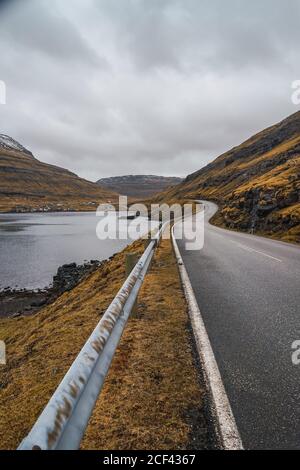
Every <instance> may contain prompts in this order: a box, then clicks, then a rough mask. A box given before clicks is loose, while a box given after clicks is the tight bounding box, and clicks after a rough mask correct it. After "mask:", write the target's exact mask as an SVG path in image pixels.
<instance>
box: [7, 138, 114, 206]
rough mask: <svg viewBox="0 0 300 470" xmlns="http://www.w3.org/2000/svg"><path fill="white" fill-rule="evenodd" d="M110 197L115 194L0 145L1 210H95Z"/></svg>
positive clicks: (23, 152)
mask: <svg viewBox="0 0 300 470" xmlns="http://www.w3.org/2000/svg"><path fill="white" fill-rule="evenodd" d="M109 200H110V201H112V202H114V201H116V200H117V195H116V194H115V193H113V192H112V191H110V190H108V189H104V188H102V187H101V186H99V185H96V184H95V183H91V182H90V181H86V180H84V179H82V178H79V177H78V176H77V175H75V174H74V173H71V172H70V171H68V170H65V169H63V168H59V167H56V166H53V165H48V164H46V163H42V162H40V161H39V160H37V159H35V158H34V157H33V156H32V154H31V153H30V152H28V151H22V150H15V149H8V148H5V147H1V146H0V212H7V211H30V210H92V209H93V210H95V208H96V207H97V206H98V204H99V203H101V202H107V201H109Z"/></svg>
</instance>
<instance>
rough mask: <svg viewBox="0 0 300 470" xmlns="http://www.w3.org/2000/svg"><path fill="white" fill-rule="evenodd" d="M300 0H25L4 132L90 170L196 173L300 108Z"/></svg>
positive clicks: (3, 41) (11, 38) (1, 49)
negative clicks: (296, 101)
mask: <svg viewBox="0 0 300 470" xmlns="http://www.w3.org/2000/svg"><path fill="white" fill-rule="evenodd" d="M299 20H300V0H287V1H283V0H252V1H251V2H249V1H248V0H226V1H225V0H51V1H49V0H27V1H26V2H25V1H24V0H19V1H18V0H15V1H11V2H8V6H6V7H5V8H4V7H3V8H2V9H1V10H0V80H4V81H5V83H6V87H7V104H6V105H0V133H6V134H9V135H10V136H11V137H13V138H15V139H16V140H18V141H19V142H20V143H21V144H23V145H25V146H26V147H27V148H29V149H30V150H31V151H32V152H33V153H34V155H35V156H36V157H37V158H39V159H40V160H42V161H45V162H48V163H52V164H56V165H59V166H62V167H65V168H68V169H70V170H72V171H74V172H75V173H77V174H79V175H80V176H83V177H85V178H87V179H91V180H97V179H99V178H101V177H104V176H111V175H122V174H135V173H137V174H139V173H146V174H147V173H149V174H162V175H179V176H181V175H187V174H188V173H191V172H193V171H195V170H197V169H199V168H201V167H202V166H204V165H205V164H206V163H208V162H209V161H211V160H213V159H214V158H215V157H216V156H218V155H219V154H220V153H222V152H223V151H226V150H228V149H229V148H231V147H233V146H234V145H237V144H239V143H241V142H242V141H243V140H245V139H246V138H247V137H249V136H250V135H252V134H253V133H254V132H256V131H259V130H261V129H262V128H264V127H266V126H268V125H271V124H273V123H275V122H277V121H279V120H281V119H282V118H284V117H286V116H287V115H289V114H291V113H293V112H296V111H298V110H299V107H298V108H297V107H296V106H295V105H293V104H292V102H291V93H292V90H291V83H292V81H294V80H297V79H299V80H300V66H299V64H300V57H299V55H300V26H299V24H300V23H299Z"/></svg>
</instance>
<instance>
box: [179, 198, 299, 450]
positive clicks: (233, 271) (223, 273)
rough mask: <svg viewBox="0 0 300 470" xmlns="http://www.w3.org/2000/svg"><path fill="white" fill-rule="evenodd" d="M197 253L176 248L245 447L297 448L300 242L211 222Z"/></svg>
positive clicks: (209, 207) (210, 208)
mask: <svg viewBox="0 0 300 470" xmlns="http://www.w3.org/2000/svg"><path fill="white" fill-rule="evenodd" d="M204 204H205V242H204V248H203V249H202V250H200V251H186V250H185V243H184V241H178V246H179V249H180V252H181V255H182V258H183V260H184V263H185V265H186V269H187V271H188V274H189V277H190V280H191V283H192V286H193V289H194V292H195V295H196V298H197V301H198V304H199V307H200V310H201V313H202V316H203V320H204V323H205V326H206V329H207V332H208V336H209V339H210V341H211V344H212V348H213V350H214V353H215V356H216V360H217V363H218V366H219V369H220V372H221V376H222V379H223V382H224V386H225V389H226V391H227V394H228V398H229V401H230V403H231V407H232V410H233V413H234V416H235V419H236V423H237V426H238V429H239V431H240V434H241V438H242V441H243V444H244V447H245V448H247V449H300V365H298V366H297V365H294V364H293V363H292V353H293V351H292V343H293V342H294V341H295V340H300V289H299V287H300V248H298V247H297V246H294V245H289V244H286V243H282V242H279V241H273V240H270V239H267V238H262V237H257V236H253V235H247V234H243V233H237V232H232V231H228V230H223V229H221V228H217V227H214V226H212V225H210V224H209V222H208V220H209V219H210V217H211V216H212V215H213V214H214V212H215V211H216V209H217V206H216V205H215V204H212V203H210V202H206V201H205V202H204Z"/></svg>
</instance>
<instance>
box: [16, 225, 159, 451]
mask: <svg viewBox="0 0 300 470" xmlns="http://www.w3.org/2000/svg"><path fill="white" fill-rule="evenodd" d="M166 225H167V224H164V225H163V226H162V227H161V228H160V229H159V230H158V233H157V234H156V236H155V237H154V238H153V239H152V241H151V242H150V243H149V245H148V247H147V248H146V250H145V252H144V253H143V255H142V256H141V258H140V260H139V261H138V263H137V264H136V266H135V267H134V269H133V270H132V272H131V274H130V275H129V276H128V278H127V279H126V281H125V282H124V284H123V286H122V287H121V289H120V290H119V292H118V293H117V295H116V297H115V298H114V300H113V301H112V302H111V304H110V306H109V307H108V309H107V310H106V312H105V313H104V315H103V317H102V318H101V320H100V322H99V323H98V325H97V326H96V328H95V329H94V331H93V333H92V334H91V336H90V337H89V339H88V340H87V342H86V343H85V345H84V346H83V348H82V349H81V351H80V353H79V354H78V356H77V358H76V359H75V361H74V362H73V364H72V365H71V367H70V369H69V370H68V372H67V373H66V375H65V377H64V378H63V380H62V381H61V383H60V384H59V386H58V388H57V389H56V391H55V392H54V394H53V396H52V397H51V399H50V401H49V402H48V404H47V405H46V407H45V409H44V410H43V412H42V413H41V415H40V416H39V418H38V420H37V421H36V423H35V424H34V426H33V428H32V429H31V431H30V433H29V434H28V436H27V437H26V438H25V439H24V440H23V441H22V442H21V444H20V446H19V447H18V450H40V449H41V450H74V449H78V448H79V445H80V442H81V439H82V437H83V434H84V432H85V429H86V427H87V424H88V421H89V418H90V416H91V414H92V411H93V408H94V406H95V403H96V400H97V398H98V396H99V394H100V392H101V389H102V386H103V384H104V381H105V378H106V375H107V372H108V370H109V367H110V364H111V362H112V359H113V356H114V353H115V351H116V348H117V346H118V343H119V340H120V338H121V335H122V333H123V330H124V328H125V325H126V323H127V320H128V317H129V315H130V313H131V309H132V307H133V305H134V303H135V300H136V298H137V295H138V292H139V290H140V288H141V285H142V283H143V280H144V277H145V275H146V273H147V270H148V267H149V265H150V262H151V260H152V257H153V254H154V251H155V248H156V246H157V244H158V241H159V240H160V238H161V235H162V232H163V230H164V228H165V226H166Z"/></svg>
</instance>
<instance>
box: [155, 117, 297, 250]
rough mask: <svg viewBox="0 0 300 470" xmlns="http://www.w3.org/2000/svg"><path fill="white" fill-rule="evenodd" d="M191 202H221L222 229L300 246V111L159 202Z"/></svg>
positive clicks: (163, 195)
mask: <svg viewBox="0 0 300 470" xmlns="http://www.w3.org/2000/svg"><path fill="white" fill-rule="evenodd" d="M187 199H188V200H190V199H208V200H212V201H216V202H217V203H218V204H219V207H220V211H219V212H218V214H217V215H216V216H215V218H214V221H215V223H216V224H219V225H223V226H225V227H228V228H231V229H238V230H245V231H250V232H254V233H258V234H259V233H261V234H265V235H269V236H272V237H275V238H280V239H282V240H285V241H293V242H300V111H298V112H297V113H294V114H292V115H291V116H289V117H288V118H286V119H284V120H283V121H281V122H279V123H278V124H275V125H274V126H271V127H268V128H267V129H265V130H263V131H262V132H259V133H258V134H256V135H254V136H253V137H251V138H250V139H248V140H247V141H245V142H244V143H242V144H241V145H239V146H237V147H234V148H233V149H231V150H229V151H228V152H226V153H224V154H223V155H221V156H220V157H218V158H217V159H216V160H214V161H213V162H212V163H210V164H209V165H207V166H206V167H204V168H202V169H200V170H198V171H196V172H195V173H193V174H191V175H189V176H187V178H186V179H185V180H184V181H183V182H182V183H181V184H180V185H178V186H177V187H176V188H173V189H171V190H168V191H165V192H164V193H161V194H160V195H158V196H157V197H156V198H155V199H154V200H155V202H159V201H169V202H170V201H184V200H187Z"/></svg>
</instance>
